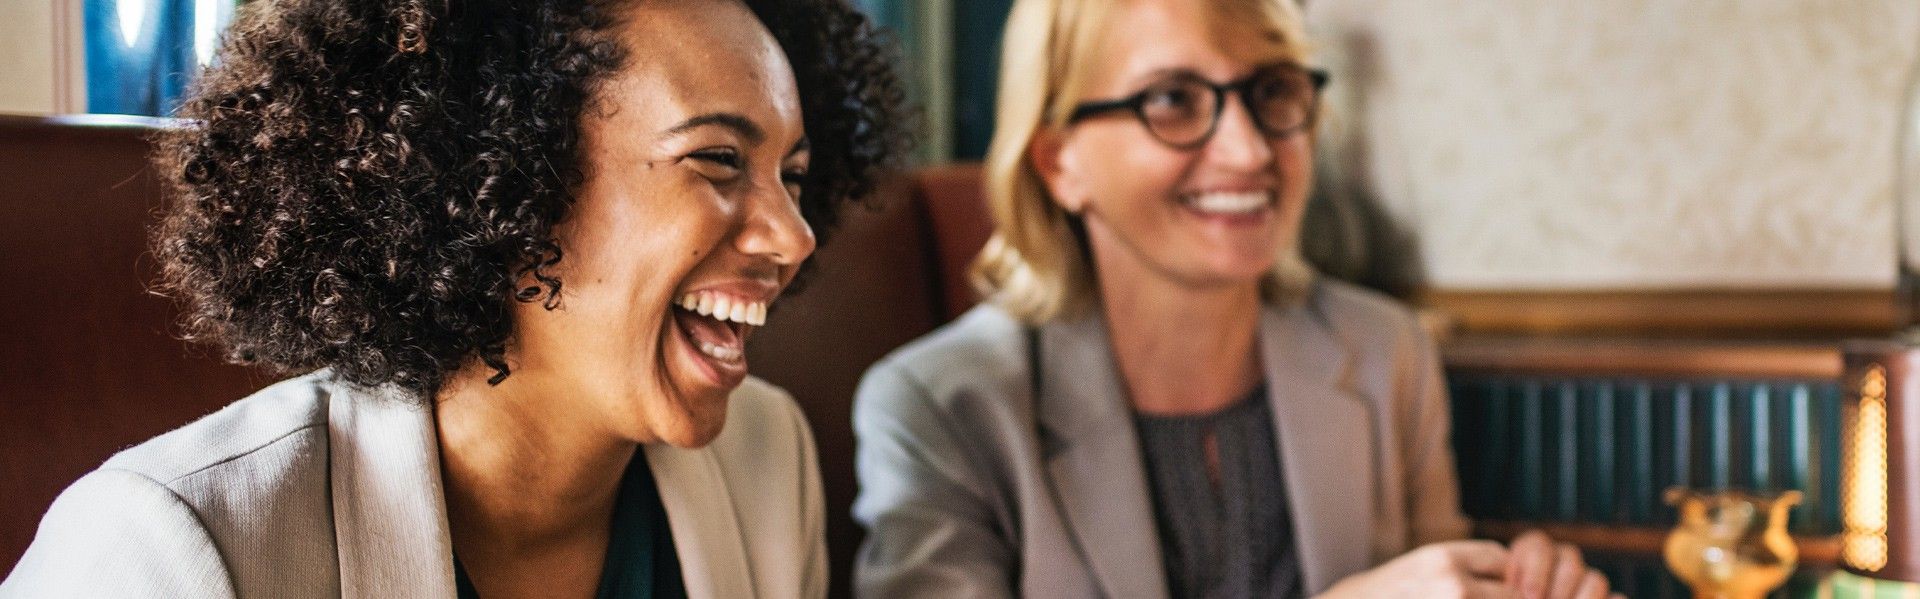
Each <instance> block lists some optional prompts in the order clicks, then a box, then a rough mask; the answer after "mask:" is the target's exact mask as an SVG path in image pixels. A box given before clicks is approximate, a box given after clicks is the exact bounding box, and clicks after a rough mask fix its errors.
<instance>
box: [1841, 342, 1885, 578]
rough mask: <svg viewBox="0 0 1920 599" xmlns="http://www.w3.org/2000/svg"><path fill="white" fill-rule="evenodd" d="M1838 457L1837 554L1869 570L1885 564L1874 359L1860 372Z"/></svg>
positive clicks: (1881, 383) (1881, 413)
mask: <svg viewBox="0 0 1920 599" xmlns="http://www.w3.org/2000/svg"><path fill="white" fill-rule="evenodd" d="M1846 448H1847V452H1846V455H1845V456H1843V459H1842V460H1841V462H1842V463H1841V479H1840V480H1841V489H1840V495H1841V499H1840V501H1841V503H1840V507H1841V520H1842V521H1843V522H1844V523H1845V525H1846V531H1845V532H1844V533H1843V535H1844V541H1843V544H1842V545H1841V549H1840V557H1841V559H1842V560H1844V561H1845V562H1846V563H1847V565H1848V566H1850V567H1852V568H1854V569H1857V570H1861V571H1865V572H1874V571H1878V570H1879V569H1881V568H1884V567H1886V565H1887V371H1886V369H1885V368H1882V367H1881V366H1879V365H1877V364H1876V365H1874V366H1872V367H1869V368H1867V371H1866V373H1865V374H1864V375H1862V376H1861V377H1860V401H1859V405H1858V406H1856V407H1855V408H1854V409H1853V418H1852V420H1851V422H1849V423H1848V427H1847V438H1846Z"/></svg>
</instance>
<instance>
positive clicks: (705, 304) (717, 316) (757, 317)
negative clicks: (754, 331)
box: [674, 291, 767, 326]
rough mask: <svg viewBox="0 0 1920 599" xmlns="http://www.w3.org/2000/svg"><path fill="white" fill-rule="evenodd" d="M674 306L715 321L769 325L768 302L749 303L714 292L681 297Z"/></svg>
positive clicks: (700, 292) (701, 292) (698, 292)
mask: <svg viewBox="0 0 1920 599" xmlns="http://www.w3.org/2000/svg"><path fill="white" fill-rule="evenodd" d="M674 304H675V305H678V306H680V307H681V308H683V309H686V310H687V311H689V312H694V313H698V314H699V315H701V316H707V317H711V318H713V319H714V320H720V321H733V322H738V323H741V324H749V325H753V326H760V325H763V324H766V323H767V303H766V302H756V301H749V300H747V299H745V298H738V297H732V296H727V295H721V294H719V293H715V292H712V291H697V292H693V293H688V294H685V295H682V296H680V301H677V302H674Z"/></svg>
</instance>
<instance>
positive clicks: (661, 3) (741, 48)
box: [602, 0, 800, 136]
mask: <svg viewBox="0 0 1920 599" xmlns="http://www.w3.org/2000/svg"><path fill="white" fill-rule="evenodd" d="M614 35H616V36H618V38H619V40H620V42H621V43H622V44H624V45H625V46H626V49H627V52H628V55H627V60H626V65H625V66H624V68H623V70H622V71H621V72H620V73H617V74H615V75H614V76H612V77H610V78H609V79H608V81H607V82H606V86H605V87H604V88H603V91H602V93H603V96H604V99H605V100H607V101H609V102H610V103H612V104H614V107H615V108H617V109H619V110H617V113H620V114H629V115H635V116H639V117H641V118H642V119H643V120H649V121H655V120H657V121H662V122H667V121H671V122H674V123H677V122H679V121H680V120H682V119H684V118H686V117H688V116H691V115H694V114H699V113H711V112H732V113H737V114H741V115H745V116H747V117H748V118H750V119H752V120H754V121H756V123H757V124H758V125H760V126H761V127H763V128H766V129H767V130H768V131H769V132H770V133H772V134H774V135H776V136H780V135H782V134H783V132H784V131H785V130H786V129H788V128H792V129H793V132H794V134H795V136H797V135H798V128H799V127H800V106H799V92H798V90H797V89H796V86H795V82H794V75H793V69H792V68H791V67H790V66H789V65H788V63H787V58H786V55H785V53H784V52H782V51H781V50H780V45H779V43H778V42H777V41H775V40H774V39H773V35H772V34H770V33H768V32H767V29H766V27H764V26H763V25H761V24H760V20H759V19H758V18H757V17H755V16H754V14H753V13H752V12H751V11H749V10H748V9H747V8H746V6H745V5H743V4H741V3H740V2H739V1H738V0H647V1H643V2H635V3H634V4H633V5H632V8H630V9H629V11H628V13H627V15H626V18H625V22H624V23H623V24H622V25H621V26H620V27H618V28H616V29H615V31H614ZM629 108H638V110H629Z"/></svg>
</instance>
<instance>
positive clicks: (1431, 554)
mask: <svg viewBox="0 0 1920 599" xmlns="http://www.w3.org/2000/svg"><path fill="white" fill-rule="evenodd" d="M1511 570H1512V568H1511V566H1510V564H1509V559H1508V551H1507V549H1506V548H1504V547H1501V546H1500V544H1499V543H1495V542H1493V541H1447V542H1443V543H1434V544H1431V545H1426V546H1423V547H1420V548H1418V549H1414V550H1413V551H1409V552H1407V553H1406V555H1402V556H1400V557H1397V558H1394V560H1393V561H1390V562H1387V563H1384V564H1381V565H1380V566H1379V567H1377V568H1374V569H1372V570H1368V571H1365V572H1361V573H1359V574H1355V575H1353V576H1349V577H1347V578H1345V579H1342V580H1341V581H1340V582H1338V583H1336V584H1334V585H1333V588H1331V589H1327V592H1326V593H1325V594H1323V595H1321V596H1320V597H1321V599H1336V598H1347V597H1351V598H1357V599H1358V598H1368V597H1431V598H1434V599H1453V598H1459V599H1469V598H1471V599H1481V598H1502V599H1504V598H1509V597H1519V596H1520V595H1519V591H1518V590H1517V589H1518V588H1519V587H1517V586H1513V585H1509V584H1507V581H1506V580H1505V577H1506V576H1507V574H1508V573H1509V572H1510V571H1511Z"/></svg>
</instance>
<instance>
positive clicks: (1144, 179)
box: [1080, 125, 1193, 216]
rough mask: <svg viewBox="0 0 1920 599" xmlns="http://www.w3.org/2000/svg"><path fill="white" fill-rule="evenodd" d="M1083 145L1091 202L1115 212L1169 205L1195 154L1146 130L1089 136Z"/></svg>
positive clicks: (1084, 167) (1084, 171) (1111, 214)
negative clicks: (1171, 145) (1178, 149)
mask: <svg viewBox="0 0 1920 599" xmlns="http://www.w3.org/2000/svg"><path fill="white" fill-rule="evenodd" d="M1135 128H1138V126H1137V125H1136V126H1135ZM1083 147H1084V149H1085V150H1084V151H1085V153H1084V154H1083V159H1082V160H1080V163H1081V165H1080V166H1081V172H1082V173H1083V180H1084V181H1086V182H1087V189H1088V190H1089V194H1088V195H1090V196H1091V197H1090V198H1089V200H1090V203H1092V204H1094V205H1095V206H1097V207H1098V208H1099V209H1100V211H1101V212H1103V213H1106V214H1108V215H1110V216H1118V215H1119V214H1120V213H1126V212H1138V211H1142V210H1152V209H1159V208H1164V207H1166V206H1168V204H1167V202H1168V201H1169V200H1170V199H1171V198H1172V197H1173V195H1174V193H1175V192H1176V190H1178V189H1179V186H1180V181H1181V180H1182V178H1183V177H1185V174H1186V172H1187V170H1188V169H1189V168H1190V167H1191V165H1192V162H1193V157H1192V155H1191V154H1190V153H1181V152H1176V151H1173V150H1172V149H1170V148H1167V147H1165V146H1162V145H1160V143H1159V142H1157V141H1153V140H1152V139H1150V138H1148V137H1147V136H1146V133H1145V132H1144V131H1138V132H1128V131H1116V132H1112V134H1109V135H1101V136H1089V137H1087V138H1086V139H1085V140H1084V146H1083Z"/></svg>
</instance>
